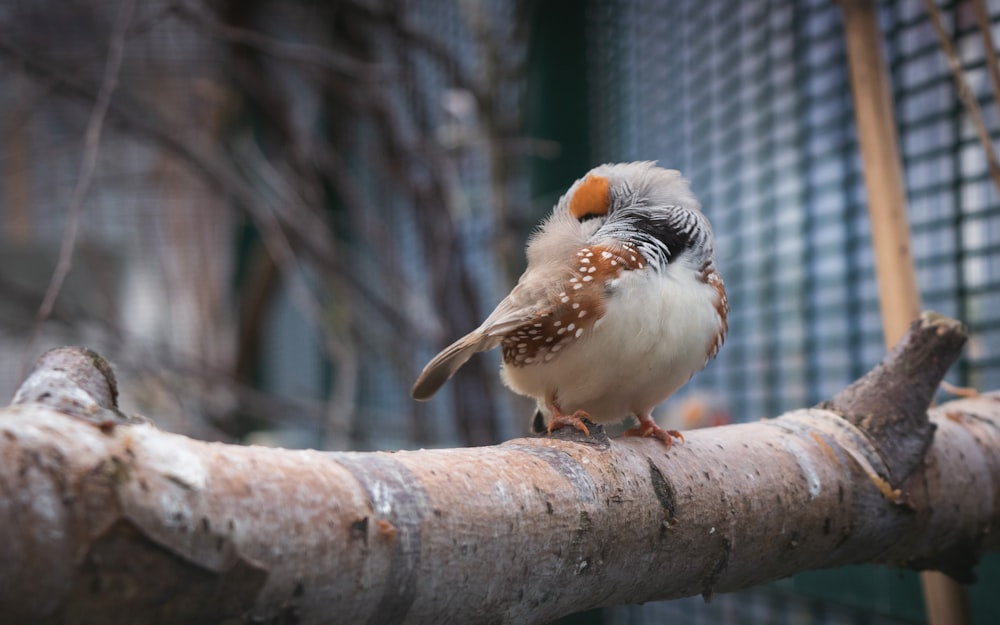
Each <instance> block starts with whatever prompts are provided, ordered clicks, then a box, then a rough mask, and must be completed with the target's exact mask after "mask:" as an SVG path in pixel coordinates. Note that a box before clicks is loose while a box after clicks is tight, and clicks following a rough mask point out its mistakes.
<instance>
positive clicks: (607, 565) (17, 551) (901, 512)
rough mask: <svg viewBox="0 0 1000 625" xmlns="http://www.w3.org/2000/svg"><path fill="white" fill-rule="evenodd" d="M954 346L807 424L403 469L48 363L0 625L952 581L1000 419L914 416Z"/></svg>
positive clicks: (994, 412)
mask: <svg viewBox="0 0 1000 625" xmlns="http://www.w3.org/2000/svg"><path fill="white" fill-rule="evenodd" d="M963 341H964V333H963V331H962V329H961V327H960V326H959V325H958V324H956V323H954V322H952V321H950V320H946V319H943V318H939V317H935V316H928V315H925V316H924V317H922V318H921V320H920V321H919V322H917V323H915V324H914V326H913V328H911V331H910V333H909V334H907V336H906V338H904V340H903V341H902V342H901V343H900V345H899V346H898V347H897V349H896V350H894V351H893V352H892V353H891V354H890V355H889V356H888V357H887V358H886V360H885V361H884V362H883V364H882V365H880V366H879V367H878V368H876V369H875V370H874V371H873V372H872V373H870V374H868V375H867V376H866V377H865V378H862V380H860V381H859V382H857V383H856V384H855V385H852V387H850V388H849V389H847V390H845V391H844V392H843V393H841V394H839V395H838V396H837V397H836V398H834V399H833V400H832V401H831V402H829V403H828V404H826V405H824V406H823V407H818V408H813V409H806V410H799V411H795V412H792V413H788V414H785V415H783V416H781V417H778V418H775V419H770V420H766V421H761V422H758V423H751V424H742V425H733V426H725V427H719V428H712V429H707V430H697V431H692V432H689V433H687V434H685V437H686V442H685V443H684V444H683V445H674V447H673V448H671V449H669V450H668V449H667V448H666V447H665V446H664V445H663V444H662V443H659V442H658V441H651V440H644V439H623V440H614V441H609V440H608V439H607V437H606V436H605V435H604V433H603V430H602V429H601V428H599V427H597V426H595V427H594V428H593V429H592V434H593V437H592V438H589V439H583V438H580V436H582V435H578V433H577V432H576V431H575V430H572V428H567V429H566V430H572V431H567V432H566V434H565V436H566V439H559V438H536V439H518V440H513V441H510V442H508V443H505V444H502V445H498V446H494V447H484V448H473V449H442V450H421V451H406V452H396V453H322V452H317V451H289V450H282V449H270V448H257V447H240V446H234V445H223V444H218V443H205V442H200V441H196V440H191V439H188V438H185V437H182V436H177V435H172V434H168V433H165V432H162V431H159V430H157V429H156V428H155V427H153V426H152V425H150V424H147V423H135V422H134V421H135V419H133V418H129V417H125V416H123V415H121V413H120V412H119V411H118V409H117V406H116V405H115V404H114V397H115V394H116V389H115V386H114V382H113V377H111V374H110V369H109V368H108V367H107V366H106V363H104V362H103V360H102V359H100V357H98V356H96V355H95V354H93V353H91V352H85V351H80V350H75V349H70V348H67V349H63V350H56V351H55V352H50V353H49V354H46V355H45V356H44V357H43V358H42V359H41V360H40V362H39V364H38V365H37V366H36V369H35V370H34V371H33V372H32V374H31V375H30V376H29V378H28V380H26V381H25V384H24V385H23V386H22V390H21V391H19V393H18V395H17V396H16V398H15V404H14V405H12V406H11V407H9V408H7V409H5V410H2V411H0V489H2V490H0V492H2V496H0V621H3V622H5V623H6V622H11V623H16V622H49V623H119V622H121V623H137V622H143V623H180V622H184V623H218V622H223V621H226V622H254V623H259V622H260V623H263V622H273V623H286V622H297V623H380V624H381V623H545V622H549V621H551V620H553V619H555V618H558V617H560V616H562V615H565V614H569V613H572V612H576V611H579V610H584V609H588V608H592V607H597V606H607V605H615V604H621V603H633V602H643V601H651V600H655V599H667V598H676V597H683V596H689V595H696V594H704V595H710V594H711V593H713V592H728V591H734V590H738V589H741V588H746V587H749V586H753V585H756V584H760V583H762V582H766V581H768V580H773V579H778V578H781V577H784V576H787V575H791V574H793V573H796V572H798V571H802V570H806V569H816V568H824V567H831V566H839V565H844V564H850V563H860V562H878V563H883V564H887V565H891V566H900V567H908V568H916V569H937V570H942V571H945V572H947V573H948V574H950V575H952V576H954V577H956V578H958V579H961V580H963V581H968V580H970V579H971V576H972V573H971V571H972V566H973V565H974V564H975V562H976V560H977V558H978V555H979V554H980V553H981V552H983V551H986V550H995V549H996V548H997V547H998V545H1000V395H996V394H991V395H985V396H980V397H978V398H973V399H963V400H959V401H953V402H950V403H948V404H945V405H943V406H941V407H939V408H936V409H934V410H932V411H931V413H930V418H929V419H928V418H927V417H926V415H925V409H926V405H927V403H928V402H929V400H930V396H931V394H932V393H933V391H934V389H935V388H936V386H937V380H939V379H940V376H941V375H942V374H943V372H944V371H945V370H946V369H947V366H948V364H949V363H950V362H952V361H953V360H954V358H955V357H956V356H957V354H958V351H959V349H960V348H961V345H962V343H963ZM879 397H883V398H884V399H882V400H880V399H879ZM915 397H919V401H918V400H917V399H915ZM859 415H860V416H859ZM885 424H889V425H888V426H886V425H885ZM883 426H885V427H883ZM561 432H562V431H561ZM890 439H891V440H892V441H894V442H893V443H890ZM914 450H923V452H921V453H919V454H918V455H920V456H921V457H920V458H919V461H918V462H916V463H913V462H911V460H912V456H913V454H914V453H916V452H914ZM897 456H901V457H907V458H910V460H907V461H905V462H902V463H901V462H899V461H898V458H897ZM911 465H912V466H911ZM900 467H903V468H900Z"/></svg>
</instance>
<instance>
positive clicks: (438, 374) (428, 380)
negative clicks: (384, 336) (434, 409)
mask: <svg viewBox="0 0 1000 625" xmlns="http://www.w3.org/2000/svg"><path fill="white" fill-rule="evenodd" d="M498 342H499V340H498V339H497V338H496V337H491V336H487V335H485V334H483V333H482V332H479V331H478V330H477V331H476V332H471V333H469V334H466V335H465V336H463V337H462V338H460V339H458V340H457V341H455V342H454V343H452V344H451V345H449V346H448V347H446V348H444V349H443V350H441V353H440V354H438V355H437V356H435V357H434V359H433V360H431V361H430V362H429V363H427V366H426V367H424V370H423V371H422V372H421V373H420V377H418V378H417V381H416V382H415V383H414V384H413V389H412V390H410V395H412V396H413V398H414V399H419V400H421V401H424V400H427V399H430V398H431V397H432V396H433V395H434V393H436V392H437V390H438V389H439V388H441V386H442V385H443V384H444V383H445V382H447V381H448V380H449V379H451V376H453V375H455V372H456V371H458V369H459V367H461V366H462V365H464V364H465V363H466V362H467V361H468V360H469V358H472V355H473V354H475V353H476V352H483V351H486V350H488V349H492V348H493V347H496V345H497V343H498Z"/></svg>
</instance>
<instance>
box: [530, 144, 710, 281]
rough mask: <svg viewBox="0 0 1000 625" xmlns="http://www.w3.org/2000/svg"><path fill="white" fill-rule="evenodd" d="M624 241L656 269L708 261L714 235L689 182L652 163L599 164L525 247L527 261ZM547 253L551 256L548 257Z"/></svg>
mask: <svg viewBox="0 0 1000 625" xmlns="http://www.w3.org/2000/svg"><path fill="white" fill-rule="evenodd" d="M607 243H610V244H614V243H628V244H630V245H632V246H634V247H635V248H636V249H637V250H638V251H639V252H640V253H641V254H642V256H643V257H644V258H645V259H646V261H647V262H648V263H649V265H650V266H651V267H652V268H654V269H662V268H664V267H666V266H667V264H668V263H672V262H676V261H678V260H679V259H681V258H687V259H690V260H691V261H692V264H694V265H696V266H697V265H701V264H702V263H703V262H705V261H706V260H710V259H711V258H712V253H713V252H712V232H711V226H710V225H709V223H708V220H707V219H706V218H705V216H704V215H703V214H702V213H701V210H700V205H699V204H698V200H697V199H695V197H694V195H693V194H692V193H691V190H690V189H689V188H688V184H687V181H686V180H685V179H684V178H683V177H681V174H680V172H678V171H677V170H674V169H663V168H662V167H657V166H656V164H655V163H654V162H649V161H641V162H635V163H618V164H613V165H601V166H599V167H595V168H594V169H592V170H590V171H589V172H588V173H587V174H586V175H585V176H584V177H583V178H581V179H579V180H577V181H576V182H575V183H573V185H572V186H571V187H570V188H569V190H568V191H567V192H566V194H565V195H563V196H562V198H560V200H559V202H558V203H557V204H556V206H555V208H554V209H553V211H552V214H551V215H550V216H549V218H548V219H547V220H546V221H545V222H544V223H543V224H542V226H541V229H540V230H539V231H538V232H536V233H535V235H534V237H533V238H532V241H531V244H530V245H529V247H528V261H529V263H534V262H544V261H545V260H546V258H547V257H552V258H554V257H561V256H566V255H569V254H572V253H573V252H574V251H575V250H576V249H579V247H580V246H581V245H592V244H607ZM550 255H551V256H550Z"/></svg>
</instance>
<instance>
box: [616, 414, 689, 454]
mask: <svg viewBox="0 0 1000 625" xmlns="http://www.w3.org/2000/svg"><path fill="white" fill-rule="evenodd" d="M622 436H641V437H642V438H656V439H658V440H661V441H663V444H664V445H666V446H667V449H670V448H671V447H673V445H674V441H673V439H675V438H676V439H677V440H679V441H680V442H682V443H683V442H684V435H683V434H681V433H680V432H678V431H677V430H664V429H663V428H661V427H660V426H658V425H656V424H655V423H653V421H652V420H650V421H640V422H639V425H637V426H636V427H634V428H629V429H627V430H625V431H624V432H622Z"/></svg>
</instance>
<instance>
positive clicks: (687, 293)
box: [504, 252, 724, 422]
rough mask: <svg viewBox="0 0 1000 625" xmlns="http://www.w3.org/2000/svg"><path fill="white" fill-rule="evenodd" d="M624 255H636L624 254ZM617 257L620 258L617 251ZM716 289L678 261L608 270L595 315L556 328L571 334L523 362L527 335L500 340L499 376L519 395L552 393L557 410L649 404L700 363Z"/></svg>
mask: <svg viewBox="0 0 1000 625" xmlns="http://www.w3.org/2000/svg"><path fill="white" fill-rule="evenodd" d="M598 254H599V252H598ZM596 256H597V254H595V256H592V257H590V258H591V262H593V258H595V257H596ZM625 259H626V260H628V261H629V262H634V263H635V264H636V265H637V264H638V262H639V259H638V258H637V259H636V261H631V259H630V257H629V255H626V257H625ZM605 260H609V259H605ZM616 262H617V264H619V265H620V264H621V262H622V259H621V256H620V255H619V256H618V257H617V258H616ZM599 271H600V270H595V272H593V273H594V274H597V273H599ZM576 290H577V291H583V290H584V288H581V289H576ZM719 296H720V295H719V289H718V288H717V286H716V285H715V284H713V283H712V282H711V281H710V280H707V279H706V276H705V275H704V273H703V272H702V271H700V268H693V267H691V266H689V265H687V264H684V263H683V262H682V261H679V262H676V263H674V264H672V265H668V266H666V267H664V268H661V269H660V270H659V271H656V270H654V269H653V268H652V267H641V268H640V267H638V266H636V267H635V268H623V269H622V270H619V271H617V272H615V273H614V274H612V273H610V272H609V273H608V274H607V275H606V276H605V277H604V279H603V283H602V293H601V294H600V308H601V311H600V314H594V315H590V314H589V313H588V315H585V316H584V317H583V319H587V318H588V317H591V319H590V320H589V321H588V322H587V323H586V324H584V325H581V324H579V323H574V322H572V321H568V322H567V321H564V322H562V323H561V324H560V325H559V326H557V327H556V331H557V333H558V329H559V328H567V329H566V331H564V332H563V333H562V334H557V336H560V337H566V335H567V334H570V335H571V336H572V338H571V339H553V341H552V342H551V343H549V344H550V345H552V346H553V347H550V348H549V349H548V350H547V351H545V352H544V353H543V354H542V355H541V357H537V356H536V357H534V358H531V361H530V362H528V361H527V358H526V357H522V358H521V359H520V361H518V359H517V355H518V350H521V349H525V348H526V347H527V345H529V344H530V342H531V341H530V340H529V341H528V342H527V343H526V341H524V340H522V338H523V337H521V338H518V339H516V342H510V343H508V342H505V343H504V347H505V352H504V356H505V357H504V361H505V364H504V379H505V381H506V382H507V384H508V385H509V386H510V387H511V388H512V389H513V390H515V391H517V392H519V393H521V394H524V395H529V396H532V397H535V398H536V399H540V400H542V401H543V402H544V401H546V399H547V398H551V397H553V396H556V397H557V398H558V400H559V403H560V406H561V407H562V409H563V411H564V412H568V411H573V410H577V409H582V410H586V411H587V412H589V413H590V414H591V416H592V417H593V418H594V419H595V420H596V421H598V422H610V421H617V420H621V419H622V418H624V417H625V416H627V415H628V414H634V413H635V412H639V411H644V410H650V409H652V408H653V407H654V406H656V405H657V404H659V403H660V402H662V401H663V400H664V399H666V398H667V397H668V396H669V395H670V394H672V393H673V392H674V391H675V390H677V388H679V387H680V386H681V385H683V384H684V383H685V382H686V381H687V380H688V379H689V378H690V376H691V375H692V374H693V373H694V372H695V371H697V370H699V369H701V368H702V367H703V366H704V364H705V362H706V361H707V359H708V355H709V353H710V351H711V349H710V348H711V346H714V345H715V344H716V339H717V337H718V335H719V333H720V328H722V326H723V323H724V322H723V320H722V319H721V318H720V309H719V307H718V300H719ZM569 303H570V304H572V303H573V299H572V298H571V300H570V302H569ZM581 306H582V303H581ZM571 310H573V309H572V308H571ZM581 321H582V320H581ZM553 323H554V321H553ZM569 324H572V329H571V330H570V329H568V328H569ZM545 325H546V324H545V323H543V326H542V327H539V328H532V329H535V330H542V329H543V328H544V327H545ZM529 336H535V335H529ZM547 338H548V336H544V338H542V339H540V340H541V341H542V342H543V343H544V341H546V339H547ZM560 340H561V342H559V341H560ZM534 342H538V341H534ZM508 345H510V347H511V348H512V349H513V352H514V356H515V357H514V359H513V360H512V359H510V358H508V352H509V350H508V349H507V348H508ZM555 346H559V347H558V350H557V351H555V352H553V349H554V348H555ZM525 353H527V352H525Z"/></svg>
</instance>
